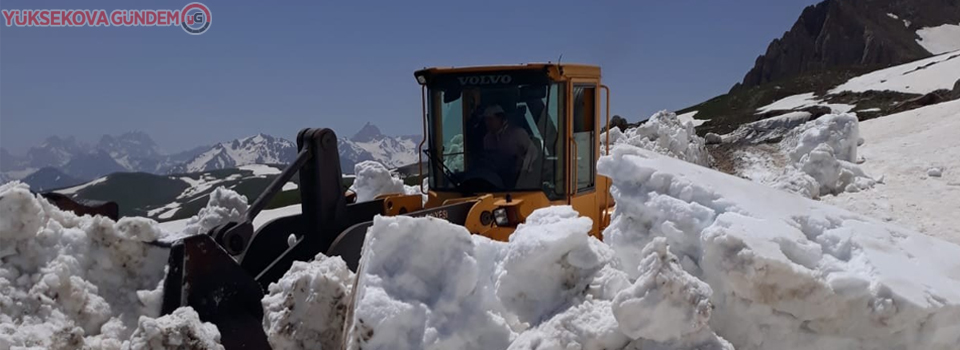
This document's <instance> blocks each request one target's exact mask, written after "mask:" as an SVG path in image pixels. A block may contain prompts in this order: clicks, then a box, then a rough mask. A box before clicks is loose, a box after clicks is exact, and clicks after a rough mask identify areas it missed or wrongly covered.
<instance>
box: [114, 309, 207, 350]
mask: <svg viewBox="0 0 960 350" xmlns="http://www.w3.org/2000/svg"><path fill="white" fill-rule="evenodd" d="M164 349H198V350H199V349H209V350H214V349H219V350H223V346H222V345H220V331H218V330H217V326H215V325H214V324H212V323H205V322H200V316H199V315H197V312H196V311H194V310H193V308H190V307H181V308H179V309H176V310H174V311H173V313H172V314H170V315H166V316H163V317H160V318H157V319H153V318H150V317H145V316H141V317H140V322H139V325H138V326H137V330H136V331H134V332H133V336H131V337H130V342H129V343H126V344H124V345H123V350H164Z"/></svg>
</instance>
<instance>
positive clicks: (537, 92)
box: [414, 64, 600, 201]
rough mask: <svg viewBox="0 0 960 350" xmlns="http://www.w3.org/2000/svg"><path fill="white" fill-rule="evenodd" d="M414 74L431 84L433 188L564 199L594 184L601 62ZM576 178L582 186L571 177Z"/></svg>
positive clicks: (428, 113) (427, 94)
mask: <svg viewBox="0 0 960 350" xmlns="http://www.w3.org/2000/svg"><path fill="white" fill-rule="evenodd" d="M414 74H415V76H416V78H417V81H418V82H419V83H420V84H421V85H423V86H424V104H425V106H424V109H425V120H424V122H425V124H426V127H425V128H426V130H425V131H426V134H427V135H428V137H427V141H426V142H427V145H426V147H425V149H424V153H425V155H426V156H427V157H428V160H429V164H430V174H431V175H432V174H436V175H433V176H430V180H429V181H430V182H429V184H430V189H431V190H432V191H436V192H459V193H462V194H464V195H470V194H477V193H491V192H492V193H498V192H499V193H503V192H507V193H509V192H542V193H543V194H544V195H545V196H546V199H547V200H549V201H558V200H564V199H566V198H568V197H569V196H570V195H572V194H574V193H576V192H577V189H578V188H579V189H581V190H583V189H590V188H592V187H593V185H594V184H595V174H594V166H593V164H596V158H597V155H598V150H597V147H596V146H597V140H596V136H597V135H596V134H597V126H598V124H599V123H598V119H599V118H596V115H597V114H598V112H599V107H598V106H597V104H596V103H595V102H596V97H597V96H598V94H599V92H598V88H599V78H600V70H599V67H595V66H584V65H566V64H565V65H562V66H561V65H555V64H524V65H516V66H485V67H463V68H429V69H423V70H420V71H417V72H415V73H414ZM578 74H579V75H578ZM575 81H580V82H586V84H583V83H580V84H577V83H575ZM570 99H573V101H568V100H570ZM570 102H572V103H570ZM568 108H572V109H573V111H568ZM571 112H572V113H571ZM568 114H573V115H572V119H573V120H572V121H571V120H570V119H571V118H570V117H569V116H568ZM568 128H572V130H567V129H568ZM491 129H492V130H491ZM565 135H569V136H565ZM568 138H569V140H568ZM568 154H576V156H575V157H573V158H571V157H568V156H566V155H568ZM571 163H572V164H571ZM567 167H575V169H568V168H567ZM571 176H572V177H574V178H575V179H576V180H574V181H576V182H577V184H576V185H573V184H570V183H568V182H566V177H571Z"/></svg>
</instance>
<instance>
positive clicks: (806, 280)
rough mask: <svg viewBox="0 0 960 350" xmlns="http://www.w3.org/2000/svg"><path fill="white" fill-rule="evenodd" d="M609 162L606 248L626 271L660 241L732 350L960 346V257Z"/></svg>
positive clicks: (651, 168) (642, 165)
mask: <svg viewBox="0 0 960 350" xmlns="http://www.w3.org/2000/svg"><path fill="white" fill-rule="evenodd" d="M842 152H843V151H841V153H842ZM612 153H613V154H612V155H611V156H605V157H602V158H601V159H600V162H599V164H598V172H599V173H600V174H603V175H606V176H609V177H611V178H612V179H613V187H612V189H611V193H612V194H613V195H614V198H615V200H616V202H617V211H616V213H615V214H614V217H613V219H612V222H611V226H610V227H609V228H607V230H606V231H605V232H604V237H605V238H606V242H607V243H608V244H610V245H611V247H613V249H614V251H616V253H617V257H618V258H619V259H620V260H621V263H622V264H623V266H635V265H637V264H638V262H636V259H639V258H642V257H645V255H644V254H643V253H644V247H646V246H647V245H648V244H657V243H651V242H657V239H659V237H665V240H666V242H667V243H668V244H669V251H670V253H672V254H674V255H676V256H677V257H678V260H679V265H680V266H682V267H683V269H684V270H685V271H686V272H687V273H689V274H690V275H692V276H695V277H697V278H698V279H700V280H702V281H704V282H706V283H707V284H709V287H710V289H712V291H713V294H712V296H711V297H710V302H711V303H712V304H713V305H714V309H713V312H712V315H711V316H710V321H709V325H710V326H712V328H713V330H715V331H716V333H717V334H719V335H720V336H722V337H723V338H725V339H727V340H729V341H730V342H731V343H732V344H734V345H735V346H736V348H737V349H764V348H771V347H776V348H783V349H850V348H862V349H881V348H909V349H953V348H955V347H956V344H958V343H960V322H958V321H960V275H957V273H956V271H960V261H957V259H956V256H958V255H960V246H956V245H953V244H950V243H947V242H943V241H940V240H937V239H934V238H930V237H927V236H923V235H920V234H916V233H914V232H910V231H907V230H904V229H901V228H898V227H894V226H890V225H887V224H883V223H879V222H876V221H874V220H872V219H867V218H865V217H861V216H858V215H856V214H853V213H850V212H847V211H844V210H842V209H838V208H835V207H831V206H828V205H825V204H822V203H819V202H815V201H811V200H808V199H804V198H801V197H798V196H793V195H790V194H788V193H784V192H781V191H777V190H774V189H771V188H768V187H765V186H762V185H758V184H755V183H752V182H750V181H747V180H744V179H740V178H737V177H733V176H729V175H726V174H722V173H719V172H716V171H713V170H709V169H706V168H702V167H694V166H690V165H689V164H687V163H684V162H680V161H677V160H675V159H672V158H669V157H664V156H662V155H658V154H656V153H654V152H650V151H647V150H643V149H640V148H637V147H631V146H629V145H619V146H617V148H616V149H614V151H613V152H612ZM655 247H656V245H655ZM648 252H649V251H648ZM646 256H649V254H647V255H646ZM661 256H662V255H661ZM668 260H669V259H668ZM644 266H646V265H644ZM640 271H641V270H639V269H638V270H637V272H634V273H632V274H631V275H632V276H635V275H637V274H638V273H640ZM643 271H649V268H644V270H643ZM627 272H628V273H630V272H631V271H630V270H629V269H628V270H627ZM696 285H697V283H696V282H694V283H692V284H683V283H681V284H679V286H681V288H679V290H686V291H687V292H686V293H687V294H686V295H688V296H690V297H689V298H685V299H687V300H690V299H693V300H696V299H698V298H702V296H703V295H704V294H705V293H702V292H698V291H703V288H699V287H696ZM667 294H669V293H667ZM700 309H701V308H697V307H694V308H693V309H687V308H681V309H680V310H682V311H683V312H680V315H695V316H693V318H694V319H696V315H699V313H697V312H696V311H695V310H700ZM664 322H669V319H668V320H665V321H664ZM625 323H626V322H624V323H623V324H625ZM623 324H622V325H623ZM638 324H639V325H641V326H642V325H644V324H643V323H638ZM688 327H689V326H688ZM637 329H644V328H643V327H637V328H634V330H637ZM688 329H689V328H688Z"/></svg>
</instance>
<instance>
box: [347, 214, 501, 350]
mask: <svg viewBox="0 0 960 350" xmlns="http://www.w3.org/2000/svg"><path fill="white" fill-rule="evenodd" d="M364 245H365V247H364V252H363V255H362V258H361V261H360V272H359V275H360V276H359V280H358V289H357V290H356V295H355V296H354V298H355V299H356V308H355V309H354V314H353V317H352V318H351V319H350V320H349V321H348V327H349V328H348V332H349V333H348V334H347V337H348V338H347V341H348V344H349V345H348V348H349V349H359V348H362V349H421V348H425V349H488V348H492V349H496V348H499V349H503V348H505V347H506V345H507V344H509V341H510V339H511V336H512V333H511V331H510V329H509V328H508V326H507V324H506V322H505V321H504V320H503V319H502V318H501V317H498V316H497V315H496V314H494V313H492V312H489V310H495V309H496V308H494V307H492V306H488V305H489V304H488V301H489V299H486V298H484V294H482V293H479V291H483V290H485V288H484V281H485V279H484V278H482V276H480V266H479V265H478V262H477V251H476V250H477V246H476V244H475V243H474V240H473V237H471V235H470V233H469V232H467V230H466V229H465V228H463V227H460V226H454V225H452V224H450V223H448V222H446V221H443V220H440V219H435V218H423V219H417V218H411V217H403V216H399V217H377V218H375V219H374V223H373V226H372V227H371V228H370V231H369V232H368V234H367V239H366V242H365V243H364ZM487 263H492V261H488V262H487Z"/></svg>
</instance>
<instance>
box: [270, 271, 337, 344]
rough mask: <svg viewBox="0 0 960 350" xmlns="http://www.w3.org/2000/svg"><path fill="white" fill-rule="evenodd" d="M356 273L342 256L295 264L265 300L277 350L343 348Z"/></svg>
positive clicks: (273, 342) (272, 284)
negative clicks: (342, 342) (344, 329)
mask: <svg viewBox="0 0 960 350" xmlns="http://www.w3.org/2000/svg"><path fill="white" fill-rule="evenodd" d="M353 278H354V274H353V272H350V269H348V268H347V264H346V263H345V262H344V261H343V259H341V258H340V257H332V258H328V257H326V256H324V255H323V254H319V255H317V257H316V258H315V259H314V260H313V261H311V262H302V261H294V262H293V266H291V268H290V270H288V271H287V272H286V273H285V274H284V275H283V277H282V278H281V279H280V280H279V281H277V282H276V283H271V284H270V287H269V288H268V289H269V291H268V294H267V295H265V296H264V297H263V300H262V303H263V310H264V316H263V328H264V331H265V332H266V333H267V340H268V341H269V342H270V345H271V346H272V347H273V348H275V349H339V347H340V344H341V341H342V331H343V321H344V318H345V316H346V313H347V309H348V308H349V306H350V305H349V302H350V295H351V288H352V287H353Z"/></svg>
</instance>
